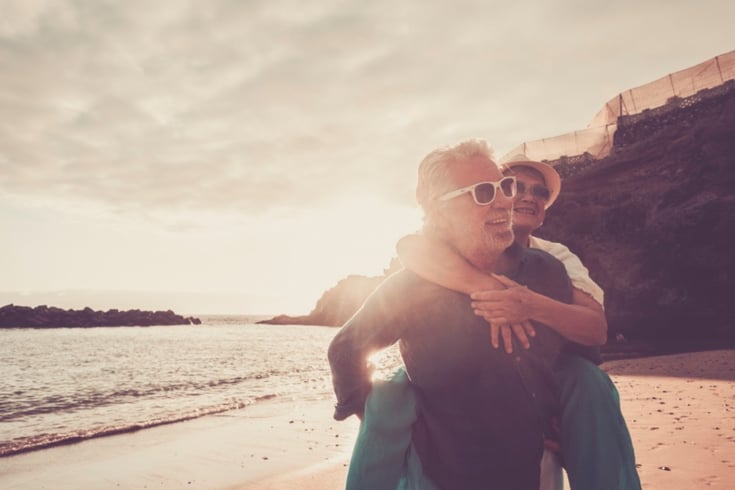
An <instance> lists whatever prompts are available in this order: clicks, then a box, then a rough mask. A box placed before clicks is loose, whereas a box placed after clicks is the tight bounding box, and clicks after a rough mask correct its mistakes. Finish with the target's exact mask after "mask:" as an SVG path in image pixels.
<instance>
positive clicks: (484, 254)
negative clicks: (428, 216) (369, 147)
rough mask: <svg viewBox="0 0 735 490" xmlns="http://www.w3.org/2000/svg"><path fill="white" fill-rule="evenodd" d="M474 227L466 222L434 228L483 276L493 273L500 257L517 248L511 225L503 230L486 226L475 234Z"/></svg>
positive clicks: (439, 224)
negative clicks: (510, 248)
mask: <svg viewBox="0 0 735 490" xmlns="http://www.w3.org/2000/svg"><path fill="white" fill-rule="evenodd" d="M474 226H475V227H476V226H477V225H476V224H475V225H474ZM472 227H473V225H471V224H469V223H465V222H463V221H462V220H448V219H439V220H436V221H435V222H433V223H432V227H431V228H432V232H433V233H435V234H436V236H437V237H438V238H440V239H441V240H442V241H444V242H445V243H447V244H448V245H449V246H451V247H452V248H454V249H455V250H456V251H457V252H458V253H459V254H460V255H461V256H462V257H463V258H464V259H465V260H467V262H469V263H470V264H472V265H473V266H475V267H476V268H477V269H479V270H481V271H483V272H488V273H489V272H492V271H493V270H494V269H495V266H496V263H497V260H498V258H499V257H500V255H501V254H502V253H503V252H504V251H505V249H507V248H508V247H510V246H511V245H512V244H513V240H514V234H513V228H512V226H511V225H510V223H509V224H508V226H507V228H502V229H496V228H495V227H493V226H488V225H485V226H483V228H482V229H481V230H474V232H473V230H472Z"/></svg>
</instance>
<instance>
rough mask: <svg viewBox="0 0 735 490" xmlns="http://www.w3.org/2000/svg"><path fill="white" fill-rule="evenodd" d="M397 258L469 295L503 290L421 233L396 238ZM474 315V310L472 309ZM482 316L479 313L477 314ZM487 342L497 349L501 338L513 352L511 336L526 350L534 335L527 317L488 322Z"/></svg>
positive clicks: (448, 287)
mask: <svg viewBox="0 0 735 490" xmlns="http://www.w3.org/2000/svg"><path fill="white" fill-rule="evenodd" d="M396 249H397V251H398V257H399V258H400V259H401V262H402V263H403V265H404V266H405V267H406V268H407V269H410V270H412V271H413V272H415V273H416V274H417V275H419V276H420V277H423V278H424V279H426V280H427V281H430V282H433V283H434V284H438V285H440V286H443V287H445V288H447V289H452V290H454V291H458V292H460V293H465V294H467V295H470V294H471V293H472V292H474V291H488V290H502V289H504V288H505V286H503V284H502V282H500V281H499V280H497V279H496V278H494V277H492V276H488V275H486V274H483V273H482V272H480V271H479V270H477V269H475V268H474V267H473V266H472V265H470V264H469V262H467V261H466V260H464V259H463V258H462V257H461V256H460V255H459V254H457V253H456V252H455V251H454V250H452V249H451V248H450V247H448V246H447V245H445V244H443V243H441V242H439V241H437V240H431V239H428V238H426V237H424V236H423V235H407V236H405V237H403V238H401V239H400V240H399V241H398V244H397V246H396ZM475 314H477V312H475ZM478 316H482V315H478ZM489 323H490V342H491V344H492V346H493V347H495V348H496V349H497V348H498V347H499V346H500V340H499V339H501V338H502V340H503V346H504V347H505V351H506V352H508V353H509V354H510V353H511V352H513V340H512V336H513V335H515V337H516V338H517V339H518V341H519V342H520V344H521V346H522V347H523V348H525V349H528V348H529V347H530V346H531V342H530V341H529V339H528V338H529V337H533V336H534V335H536V331H535V330H534V328H533V325H531V323H530V322H529V321H528V319H526V320H523V321H520V322H503V323H501V322H489Z"/></svg>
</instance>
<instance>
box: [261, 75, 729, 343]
mask: <svg viewBox="0 0 735 490" xmlns="http://www.w3.org/2000/svg"><path fill="white" fill-rule="evenodd" d="M550 163H552V164H554V165H557V169H558V170H559V172H560V174H561V175H562V177H563V191H562V193H561V196H560V197H559V199H558V200H557V202H556V203H555V204H554V207H553V209H552V210H551V213H550V215H549V216H548V217H547V219H546V222H545V224H544V226H543V228H542V229H541V230H539V232H538V235H539V236H542V237H544V238H548V239H551V240H556V241H562V242H564V243H566V244H567V245H568V246H569V247H570V248H571V249H572V250H573V251H574V252H576V253H577V254H578V255H579V256H580V257H581V258H582V260H583V261H584V262H585V264H586V265H587V266H588V268H589V269H590V273H591V275H592V277H593V278H594V279H595V280H596V281H598V282H599V284H600V285H601V286H602V287H603V288H604V289H605V291H606V312H607V316H608V320H609V327H610V328H609V333H610V337H611V338H615V337H616V335H617V334H619V333H622V334H624V336H625V337H627V338H629V339H640V340H644V341H645V340H650V339H662V338H665V339H690V340H697V341H699V340H702V339H703V338H706V339H722V338H727V339H729V340H732V339H733V338H734V337H735V329H733V325H732V317H733V314H735V301H733V300H732V299H731V298H730V296H731V295H732V294H733V292H735V253H733V246H732V244H731V243H732V239H733V238H734V237H735V84H733V83H732V82H730V83H728V84H726V85H724V86H722V87H719V88H718V89H717V90H713V91H709V92H707V93H704V94H698V95H697V96H693V97H690V98H689V99H677V100H672V101H670V103H669V104H667V105H666V106H664V107H662V108H659V109H655V110H651V111H645V112H643V113H641V114H637V115H635V116H624V117H621V118H619V120H618V131H617V133H616V135H615V142H614V147H613V150H612V152H611V154H610V155H609V156H608V157H606V158H604V159H600V160H593V159H591V158H584V157H582V158H563V159H562V160H560V161H557V162H550ZM380 279H381V278H370V279H369V281H368V282H363V285H364V286H365V287H364V288H358V289H359V290H360V293H359V294H358V295H357V296H360V295H363V296H361V297H366V296H367V294H369V292H370V290H371V288H370V287H369V286H370V285H372V284H377V283H379V281H380ZM356 281H357V279H356V278H354V276H353V278H351V279H350V280H349V281H348V280H345V281H343V282H342V283H340V284H343V285H344V288H340V285H337V286H336V287H335V288H333V289H332V290H330V291H329V292H328V293H325V295H324V296H323V297H322V298H321V299H320V301H319V304H318V305H317V307H316V308H315V310H314V311H313V312H312V313H311V314H310V315H307V316H305V317H299V318H298V319H294V318H292V317H279V318H278V319H277V320H280V321H275V322H274V323H289V322H290V321H292V322H293V323H309V324H313V323H316V324H323V325H339V324H341V323H342V322H343V321H344V320H345V319H347V318H348V317H349V315H350V314H351V313H352V312H354V311H355V310H356V309H357V308H358V307H359V304H360V303H361V301H360V298H358V297H357V296H355V293H354V291H355V289H354V288H348V287H346V286H347V285H348V284H354V283H355V282H356ZM341 289H344V290H343V291H341ZM348 289H349V290H350V291H351V292H350V293H349V294H348V292H347V290H348ZM346 298H349V301H347V299H346ZM348 306H349V307H348ZM348 310H349V311H348ZM289 320H290V321H289ZM295 320H298V321H295Z"/></svg>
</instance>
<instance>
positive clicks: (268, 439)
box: [0, 351, 735, 490]
mask: <svg viewBox="0 0 735 490" xmlns="http://www.w3.org/2000/svg"><path fill="white" fill-rule="evenodd" d="M603 367H604V368H605V369H606V370H607V371H608V372H610V374H611V376H612V377H613V379H614V380H615V382H616V384H617V385H618V389H619V391H620V393H621V398H622V407H623V413H624V414H625V417H626V420H627V422H628V426H629V428H630V431H631V434H632V437H633V442H634V445H635V448H636V456H637V460H638V464H639V474H640V476H641V481H642V483H643V488H645V489H653V490H656V489H662V490H663V489H667V490H668V489H690V488H698V489H699V488H702V489H704V488H708V489H722V490H724V489H729V488H732V484H733V483H732V482H734V481H735V351H711V352H700V353H690V354H677V355H670V356H659V357H649V358H644V359H635V360H619V361H613V362H610V363H606V364H605V365H603ZM331 414H332V402H330V401H298V400H272V401H269V402H266V403H261V404H258V405H256V406H253V407H248V408H245V409H242V410H237V411H232V412H228V413H226V414H221V415H215V416H209V417H203V418H201V419H197V420H192V421H188V422H183V423H178V424H171V425H167V426H162V427H157V428H154V429H148V430H143V431H138V432H135V433H130V434H123V435H117V436H112V437H105V438H101V439H94V440H90V441H86V442H82V443H79V444H73V445H68V446H61V447H55V448H49V449H46V450H42V451H36V452H32V453H26V454H19V455H16V456H10V457H6V458H0V487H2V488H3V489H6V490H10V489H17V490H27V489H28V490H30V489H34V490H35V489H44V488H47V489H92V488H94V489H106V488H115V489H120V488H150V489H154V488H155V489H174V488H176V489H179V488H192V489H194V488H199V489H239V490H275V489H279V490H289V489H294V490H295V489H300V490H309V489H313V490H328V489H339V488H344V479H345V474H346V470H347V466H346V465H347V462H348V460H349V455H350V452H351V449H352V446H353V444H354V440H355V434H356V432H357V420H356V419H355V418H354V417H352V418H351V419H350V420H347V421H344V422H335V421H333V420H332V418H331ZM567 488H568V487H567Z"/></svg>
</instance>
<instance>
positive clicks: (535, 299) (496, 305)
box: [397, 235, 607, 350]
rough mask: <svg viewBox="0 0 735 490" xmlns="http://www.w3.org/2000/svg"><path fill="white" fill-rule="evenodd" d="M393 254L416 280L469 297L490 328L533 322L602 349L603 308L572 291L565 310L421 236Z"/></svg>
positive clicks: (604, 336) (411, 237)
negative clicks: (414, 273) (487, 272)
mask: <svg viewBox="0 0 735 490" xmlns="http://www.w3.org/2000/svg"><path fill="white" fill-rule="evenodd" d="M397 249H398V256H399V258H400V259H401V262H403V264H404V265H405V266H406V267H407V268H408V269H411V270H413V271H414V272H416V274H418V275H420V276H422V277H424V278H425V279H427V280H429V281H432V282H434V283H436V284H439V285H441V286H444V287H446V288H449V289H453V290H455V291H459V292H463V293H465V294H471V295H472V299H473V307H474V308H475V314H477V315H478V316H482V317H484V318H485V319H486V320H488V321H489V322H490V324H491V325H508V324H515V325H518V324H519V323H522V322H524V321H526V320H528V319H532V320H536V321H538V322H541V323H543V324H545V325H548V326H549V327H551V328H553V329H554V330H556V331H557V332H558V333H559V334H560V335H562V336H563V337H565V338H566V339H568V340H571V341H573V342H578V343H580V344H583V345H601V344H604V343H605V342H606V340H607V320H606V319H605V314H604V311H603V310H602V307H601V306H600V305H599V304H597V303H596V302H595V301H594V300H592V299H591V297H589V296H588V295H586V294H585V293H584V292H581V291H579V290H578V289H576V288H575V289H574V290H573V295H572V300H573V303H572V304H566V303H563V302H560V301H556V300H554V299H551V298H548V297H546V296H544V295H541V294H538V293H535V292H533V291H531V290H529V289H526V288H523V287H521V286H518V285H517V284H515V283H513V282H512V281H510V283H506V284H503V283H502V282H500V278H502V276H495V277H492V276H487V275H485V274H483V273H482V272H480V271H478V270H477V269H475V268H474V267H472V266H471V265H470V264H469V263H467V262H466V261H465V260H463V259H462V258H461V257H460V256H459V255H457V254H456V253H455V252H454V251H453V250H451V249H450V248H449V247H447V246H446V245H444V244H442V243H440V242H438V241H436V240H432V239H431V238H429V237H426V236H424V235H408V236H406V237H403V238H402V239H401V240H400V241H399V242H398V246H397ZM572 255H573V254H572ZM574 257H575V258H576V256H574ZM577 260H579V259H577ZM562 263H564V261H563V260H562ZM564 265H565V267H566V264H565V263H564ZM508 281H509V280H508ZM511 284H512V285H511ZM508 288H509V289H508ZM499 309H500V310H499ZM498 311H500V313H498ZM514 331H515V329H514ZM509 337H510V333H509V331H508V330H507V329H506V331H504V332H503V338H504V340H505V345H506V350H507V347H508V344H509V342H508V340H509ZM493 345H495V344H493ZM524 346H525V345H524Z"/></svg>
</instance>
